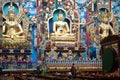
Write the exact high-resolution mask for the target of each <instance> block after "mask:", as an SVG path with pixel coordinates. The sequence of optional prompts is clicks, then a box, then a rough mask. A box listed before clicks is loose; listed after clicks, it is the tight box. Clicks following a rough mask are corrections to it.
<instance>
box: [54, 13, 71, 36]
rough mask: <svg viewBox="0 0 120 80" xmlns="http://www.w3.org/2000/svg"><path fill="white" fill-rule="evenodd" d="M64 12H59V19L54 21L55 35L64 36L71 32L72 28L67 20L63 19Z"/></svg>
mask: <svg viewBox="0 0 120 80" xmlns="http://www.w3.org/2000/svg"><path fill="white" fill-rule="evenodd" d="M63 18H64V16H63V14H62V13H59V14H58V21H57V22H54V23H53V33H52V34H54V35H58V36H62V35H65V34H68V33H69V32H70V29H69V27H68V24H67V22H64V21H63Z"/></svg>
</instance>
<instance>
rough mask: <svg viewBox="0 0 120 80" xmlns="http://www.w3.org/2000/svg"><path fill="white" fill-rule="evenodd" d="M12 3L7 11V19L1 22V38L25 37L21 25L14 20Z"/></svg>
mask: <svg viewBox="0 0 120 80" xmlns="http://www.w3.org/2000/svg"><path fill="white" fill-rule="evenodd" d="M13 8H14V7H13V6H12V3H11V5H10V9H9V11H8V17H7V18H8V19H7V20H6V21H5V23H4V24H3V28H2V33H3V34H2V37H3V38H11V39H13V40H14V39H17V38H19V39H23V38H24V39H25V36H24V35H23V34H24V33H23V29H22V27H21V25H20V24H19V23H18V22H17V21H16V19H15V18H16V14H15V12H14V10H13Z"/></svg>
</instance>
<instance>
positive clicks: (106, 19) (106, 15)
mask: <svg viewBox="0 0 120 80" xmlns="http://www.w3.org/2000/svg"><path fill="white" fill-rule="evenodd" d="M110 16H111V15H110V12H109V11H108V10H107V9H105V10H104V13H103V14H101V15H100V18H101V21H102V22H103V23H108V22H109V21H110Z"/></svg>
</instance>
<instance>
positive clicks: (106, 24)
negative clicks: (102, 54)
mask: <svg viewBox="0 0 120 80" xmlns="http://www.w3.org/2000/svg"><path fill="white" fill-rule="evenodd" d="M100 18H101V24H100V25H99V27H98V31H99V33H100V37H101V38H102V39H103V38H105V37H107V36H109V35H110V32H111V33H112V35H114V34H115V32H114V30H113V28H112V26H111V25H110V22H111V21H112V19H113V13H112V15H110V12H109V11H108V10H107V11H106V10H105V13H104V14H102V15H100Z"/></svg>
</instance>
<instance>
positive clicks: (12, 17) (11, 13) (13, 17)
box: [8, 10, 16, 21]
mask: <svg viewBox="0 0 120 80" xmlns="http://www.w3.org/2000/svg"><path fill="white" fill-rule="evenodd" d="M15 16H16V15H15V12H14V11H12V10H10V11H9V12H8V17H9V20H10V21H12V20H14V19H15Z"/></svg>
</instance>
